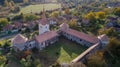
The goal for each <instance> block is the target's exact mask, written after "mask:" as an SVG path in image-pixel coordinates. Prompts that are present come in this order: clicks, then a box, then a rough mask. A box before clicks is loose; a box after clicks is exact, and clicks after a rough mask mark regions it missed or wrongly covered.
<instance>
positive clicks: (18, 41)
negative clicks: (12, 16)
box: [12, 34, 28, 44]
mask: <svg viewBox="0 0 120 67" xmlns="http://www.w3.org/2000/svg"><path fill="white" fill-rule="evenodd" d="M27 40H28V39H27V38H26V37H24V36H23V35H21V34H18V35H17V36H15V37H14V38H13V40H12V43H13V44H22V43H26V41H27Z"/></svg>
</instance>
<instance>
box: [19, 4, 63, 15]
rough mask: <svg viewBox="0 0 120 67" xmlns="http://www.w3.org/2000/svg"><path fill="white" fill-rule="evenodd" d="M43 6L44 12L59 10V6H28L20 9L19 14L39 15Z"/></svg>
mask: <svg viewBox="0 0 120 67" xmlns="http://www.w3.org/2000/svg"><path fill="white" fill-rule="evenodd" d="M43 5H44V8H45V10H53V9H56V8H60V7H61V5H60V4H38V5H29V6H25V7H22V8H21V11H20V13H24V14H25V13H31V12H32V13H40V12H41V11H42V10H43Z"/></svg>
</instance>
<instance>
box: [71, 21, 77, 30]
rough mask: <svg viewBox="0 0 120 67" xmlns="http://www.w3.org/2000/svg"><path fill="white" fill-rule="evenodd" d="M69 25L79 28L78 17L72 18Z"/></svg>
mask: <svg viewBox="0 0 120 67" xmlns="http://www.w3.org/2000/svg"><path fill="white" fill-rule="evenodd" d="M69 26H70V27H71V28H73V29H77V20H76V19H71V20H70V23H69Z"/></svg>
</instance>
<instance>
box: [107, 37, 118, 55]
mask: <svg viewBox="0 0 120 67" xmlns="http://www.w3.org/2000/svg"><path fill="white" fill-rule="evenodd" d="M107 50H108V51H110V52H111V53H112V54H113V55H114V56H117V57H120V41H119V40H118V39H116V38H111V39H110V41H109V44H108V45H107Z"/></svg>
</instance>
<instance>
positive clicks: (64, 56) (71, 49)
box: [37, 38, 87, 67]
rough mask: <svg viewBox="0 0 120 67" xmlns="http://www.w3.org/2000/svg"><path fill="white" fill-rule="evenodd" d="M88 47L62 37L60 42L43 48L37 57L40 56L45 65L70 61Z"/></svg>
mask: <svg viewBox="0 0 120 67" xmlns="http://www.w3.org/2000/svg"><path fill="white" fill-rule="evenodd" d="M86 49H87V48H86V47H84V46H81V45H80V44H77V43H74V42H71V41H69V40H67V39H64V38H60V40H59V41H58V42H56V43H55V44H53V45H50V46H48V47H46V48H45V49H44V50H42V51H41V52H40V53H39V54H38V55H37V57H39V58H40V61H41V63H42V64H43V66H44V65H45V66H46V67H47V66H49V65H51V64H54V63H55V62H60V63H64V62H65V63H69V62H71V61H72V60H73V59H75V58H76V57H77V56H78V55H80V54H81V53H82V52H83V51H85V50H86ZM41 55H42V56H41ZM43 58H44V59H43Z"/></svg>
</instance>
